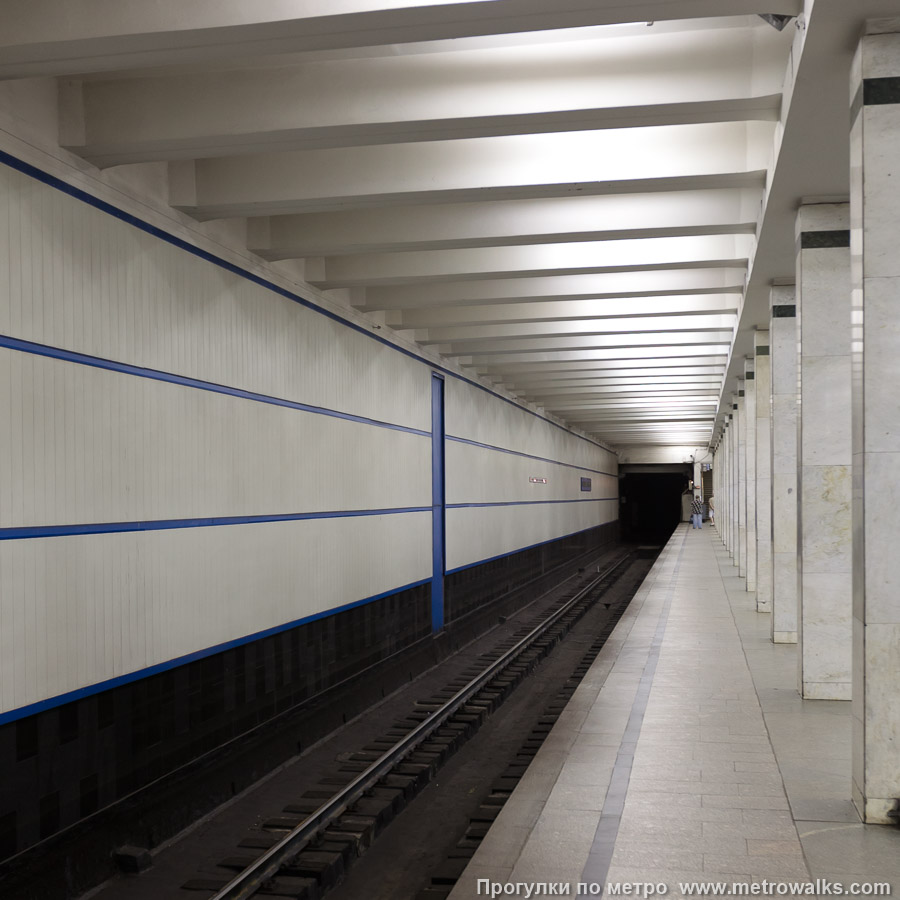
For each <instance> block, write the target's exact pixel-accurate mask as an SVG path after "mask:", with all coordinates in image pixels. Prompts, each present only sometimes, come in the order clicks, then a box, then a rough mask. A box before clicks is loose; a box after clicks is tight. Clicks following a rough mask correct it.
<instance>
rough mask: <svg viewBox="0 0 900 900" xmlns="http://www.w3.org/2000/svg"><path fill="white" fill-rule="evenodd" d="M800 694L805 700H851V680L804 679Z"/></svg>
mask: <svg viewBox="0 0 900 900" xmlns="http://www.w3.org/2000/svg"><path fill="white" fill-rule="evenodd" d="M800 695H801V696H802V697H803V699H804V700H850V699H852V688H851V684H850V682H849V681H804V682H803V684H802V690H801V692H800Z"/></svg>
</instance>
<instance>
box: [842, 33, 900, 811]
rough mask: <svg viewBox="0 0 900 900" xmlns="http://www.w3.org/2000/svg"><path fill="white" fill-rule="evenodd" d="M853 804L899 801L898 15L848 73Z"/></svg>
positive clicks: (876, 806)
mask: <svg viewBox="0 0 900 900" xmlns="http://www.w3.org/2000/svg"><path fill="white" fill-rule="evenodd" d="M850 93H851V96H852V97H853V98H854V100H853V104H852V106H851V122H852V126H851V134H850V171H851V177H850V205H851V250H852V285H853V301H852V315H853V319H852V321H853V348H852V354H853V389H852V404H853V416H852V420H853V425H852V429H853V500H852V505H853V557H854V558H853V706H852V711H853V802H854V803H855V804H856V807H857V810H858V811H859V813H860V815H861V816H862V817H863V819H864V821H866V822H874V823H882V824H887V823H890V822H896V820H894V819H891V818H889V816H888V813H889V812H890V811H891V810H894V809H896V808H897V807H898V806H900V803H898V800H897V798H900V599H898V586H900V553H898V550H897V535H898V533H900V315H898V298H900V253H898V249H897V244H898V233H900V155H898V151H897V148H898V146H900V19H893V20H879V21H878V22H877V23H876V22H869V23H867V30H866V34H865V35H864V36H863V38H862V39H861V41H860V44H859V47H858V49H857V52H856V56H855V58H854V61H853V66H852V68H851V91H850Z"/></svg>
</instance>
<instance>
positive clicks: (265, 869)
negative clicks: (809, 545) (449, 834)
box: [211, 553, 632, 900]
mask: <svg viewBox="0 0 900 900" xmlns="http://www.w3.org/2000/svg"><path fill="white" fill-rule="evenodd" d="M631 556H632V554H631V553H627V554H625V555H624V556H622V557H620V558H619V559H618V560H616V562H614V563H612V564H611V565H610V566H608V567H607V568H606V569H605V570H604V571H603V572H601V573H600V574H599V575H597V577H596V578H595V579H593V581H591V582H590V583H589V584H588V585H586V586H585V587H583V588H582V589H581V590H580V591H578V593H577V594H575V595H574V596H573V597H572V598H571V599H569V600H567V601H566V602H565V603H564V604H563V605H562V606H560V607H559V609H557V610H555V611H554V612H553V613H551V615H549V616H548V617H547V618H546V619H544V621H543V622H541V623H540V624H539V625H536V626H535V627H534V628H533V629H532V630H531V631H530V632H529V633H528V634H527V635H525V637H523V638H522V639H521V640H519V641H518V642H517V643H516V644H514V645H513V646H512V647H510V649H509V650H507V651H506V652H505V653H504V654H503V655H502V656H500V657H498V658H497V659H496V660H494V662H492V663H491V664H490V665H489V666H488V667H487V668H486V669H484V670H483V671H482V672H481V673H480V674H479V675H476V676H475V677H474V678H473V679H472V680H471V681H469V683H468V684H467V685H465V686H464V687H462V688H460V689H459V690H458V691H457V692H456V693H455V694H454V695H453V696H452V697H451V698H450V699H449V700H448V701H447V702H446V703H445V704H444V705H443V706H442V707H441V708H440V709H436V710H435V711H434V712H433V713H431V715H429V716H428V718H426V719H423V720H422V721H421V722H420V723H419V724H418V725H417V726H416V727H415V728H414V729H413V730H412V731H410V733H409V734H408V735H406V737H404V738H401V739H400V740H399V741H397V743H396V744H394V746H393V747H391V748H390V749H389V750H386V751H385V752H384V753H383V754H382V755H381V756H380V757H379V758H378V759H377V760H376V761H375V762H373V763H372V765H370V766H369V767H368V768H367V769H365V770H364V771H363V772H360V774H359V775H357V777H356V778H354V779H353V781H351V782H350V783H349V784H348V785H347V786H346V787H344V788H342V789H341V790H340V791H339V792H338V793H337V794H335V795H334V796H333V797H332V798H331V799H330V800H327V801H326V802H325V803H323V804H322V806H320V807H319V808H318V809H317V810H316V811H315V812H314V813H312V814H311V815H310V816H309V817H308V818H306V819H305V820H304V821H303V822H301V823H300V824H299V825H298V826H297V827H296V828H295V829H294V830H293V831H291V832H289V833H288V834H286V835H285V836H284V837H283V838H282V839H281V840H280V841H279V842H278V843H277V844H274V845H273V846H272V847H270V848H269V849H268V850H267V851H266V852H265V853H264V854H263V855H262V856H260V857H259V859H257V860H256V861H255V862H254V863H253V864H252V865H250V866H248V867H247V868H246V869H244V870H243V871H242V872H240V873H238V874H237V875H236V876H235V877H234V878H233V879H232V880H231V881H229V882H228V884H226V885H225V886H224V887H223V888H221V890H219V892H218V893H217V894H215V895H214V896H213V897H212V898H211V900H247V898H249V897H252V896H253V894H255V893H256V891H258V890H259V889H260V888H261V887H262V886H263V884H264V883H265V882H266V881H268V880H269V879H270V878H273V877H274V876H275V875H276V874H277V873H278V870H279V869H280V868H281V866H282V865H283V864H284V862H285V861H286V860H287V859H288V858H290V857H291V856H293V855H294V854H296V853H299V852H300V851H301V850H302V849H303V846H304V845H305V843H306V842H308V841H309V840H310V839H311V838H313V837H314V836H315V835H316V833H317V832H318V831H319V830H320V829H321V828H323V827H325V826H327V825H328V824H329V823H330V822H331V821H332V820H334V819H336V818H337V817H338V816H340V815H341V814H342V813H343V812H344V811H345V810H346V809H347V807H348V806H350V805H351V804H352V803H354V802H355V801H356V800H358V799H359V798H360V797H361V796H362V795H363V794H364V793H365V792H366V791H367V790H368V789H369V788H370V787H372V786H373V785H374V784H375V783H376V782H377V781H378V780H379V779H380V778H382V777H383V776H384V775H386V774H387V773H388V772H390V770H391V769H392V768H393V767H394V766H395V765H397V763H398V762H399V761H400V760H402V759H403V758H404V757H405V756H406V755H407V754H408V753H409V752H410V751H411V750H412V749H414V747H415V746H416V745H417V744H420V743H422V742H423V741H424V740H425V738H427V737H428V736H429V735H430V734H431V732H432V731H435V730H436V729H437V728H439V727H440V726H441V725H443V723H444V722H445V721H446V720H447V719H449V718H450V716H452V715H453V714H454V713H455V712H456V711H457V710H458V709H459V708H460V707H461V706H463V705H465V703H466V702H468V701H469V700H470V699H471V698H472V697H473V696H474V695H475V694H477V693H478V691H479V690H481V688H483V687H484V686H485V685H486V684H487V683H488V682H489V681H490V680H491V679H492V678H493V677H494V676H495V675H497V674H498V673H499V672H500V671H502V670H503V669H505V668H506V667H507V666H508V665H509V664H510V663H511V662H512V661H513V660H514V659H515V658H516V657H517V656H518V655H519V654H520V653H522V652H523V651H524V650H526V649H527V648H528V647H529V646H530V645H531V644H533V643H534V642H535V641H536V640H537V639H538V638H539V637H541V636H542V635H543V634H544V633H545V632H547V631H548V630H549V629H550V628H552V627H553V626H554V625H555V624H556V623H557V622H558V621H559V620H560V619H561V618H562V617H563V616H565V615H566V613H568V612H569V610H571V609H572V607H573V606H575V605H576V604H577V603H580V602H581V601H582V600H583V599H584V598H585V597H586V596H587V595H588V594H589V593H590V592H591V591H592V590H594V589H595V588H596V587H597V585H598V584H600V583H601V582H602V581H603V580H604V579H606V578H608V577H609V576H610V575H611V574H612V573H613V572H614V571H615V570H616V569H618V568H619V567H620V566H621V565H623V564H624V563H625V562H627V561H628V560H629V559H631Z"/></svg>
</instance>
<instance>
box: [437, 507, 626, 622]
mask: <svg viewBox="0 0 900 900" xmlns="http://www.w3.org/2000/svg"><path fill="white" fill-rule="evenodd" d="M618 538H619V523H618V520H616V521H614V522H607V523H606V524H604V525H600V526H598V527H597V528H591V529H590V530H588V531H582V532H580V533H578V534H573V535H571V536H569V537H565V538H560V540H558V541H551V542H549V543H547V544H540V545H539V546H537V547H531V548H530V549H528V550H520V551H519V552H518V553H511V554H509V556H501V557H500V558H499V559H492V560H490V562H486V563H481V564H480V565H477V566H472V567H471V568H468V569H463V570H462V571H459V572H454V573H453V574H452V575H448V576H447V577H446V578H445V579H444V615H445V618H446V621H447V622H448V623H452V622H454V621H456V620H458V619H459V618H461V617H462V616H465V615H467V614H468V613H471V612H473V611H475V610H476V609H477V608H478V607H479V606H482V605H484V604H485V603H489V602H490V601H492V600H495V599H496V598H498V597H502V596H503V595H504V594H508V593H510V592H512V591H515V590H517V589H518V588H520V587H521V586H522V585H524V584H526V583H527V582H529V581H533V580H534V579H535V578H538V577H540V576H541V575H544V574H546V573H547V572H548V571H550V570H551V569H554V568H556V567H557V566H559V565H560V564H562V563H564V562H565V561H566V560H569V559H572V558H573V557H576V556H580V555H581V554H582V553H585V552H587V551H588V550H591V549H599V548H601V547H603V546H604V545H605V544H609V543H611V542H612V541H616V540H618Z"/></svg>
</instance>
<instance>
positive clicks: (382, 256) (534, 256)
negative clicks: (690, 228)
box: [307, 235, 754, 290]
mask: <svg viewBox="0 0 900 900" xmlns="http://www.w3.org/2000/svg"><path fill="white" fill-rule="evenodd" d="M753 243H754V238H753V236H752V235H715V236H710V237H703V238H701V237H671V238H647V239H645V240H637V241H588V242H573V243H567V244H535V245H523V246H518V247H515V246H514V247H474V248H470V249H467V250H411V251H407V252H405V253H373V254H367V253H362V254H354V255H350V256H331V257H328V258H326V259H325V260H324V261H323V265H322V274H321V276H320V275H318V274H316V273H314V274H312V275H311V276H310V277H309V278H308V279H307V280H308V281H310V282H311V283H313V284H315V285H316V286H317V287H319V288H321V289H323V290H327V289H333V288H341V287H370V286H378V285H385V284H404V283H410V282H412V281H437V280H445V279H446V280H454V279H458V278H508V277H516V278H520V277H524V276H539V277H540V276H545V275H548V274H552V273H558V274H560V275H577V274H593V273H597V274H600V273H603V272H605V271H612V272H623V271H629V270H632V271H638V270H640V269H647V268H651V269H652V268H664V269H673V268H679V267H682V268H688V269H695V268H705V267H725V268H730V267H736V266H745V265H746V264H747V260H748V258H749V255H750V253H751V252H752V250H753Z"/></svg>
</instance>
